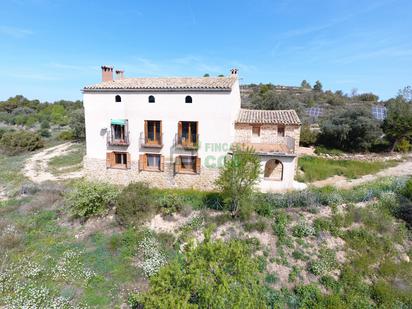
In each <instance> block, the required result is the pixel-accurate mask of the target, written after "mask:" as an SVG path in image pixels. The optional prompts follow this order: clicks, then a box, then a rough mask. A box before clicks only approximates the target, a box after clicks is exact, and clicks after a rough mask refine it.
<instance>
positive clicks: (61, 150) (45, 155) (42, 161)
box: [23, 142, 83, 183]
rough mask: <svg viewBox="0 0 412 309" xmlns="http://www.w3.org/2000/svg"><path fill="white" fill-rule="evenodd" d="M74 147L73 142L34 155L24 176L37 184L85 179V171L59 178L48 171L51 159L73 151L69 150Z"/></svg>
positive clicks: (24, 170)
mask: <svg viewBox="0 0 412 309" xmlns="http://www.w3.org/2000/svg"><path fill="white" fill-rule="evenodd" d="M73 145H74V144H73V143H71V142H69V143H64V144H61V145H57V146H54V147H51V148H47V149H44V150H43V151H41V152H38V153H36V154H34V155H33V156H32V157H30V158H29V159H27V160H26V163H25V165H24V168H23V173H24V175H25V176H26V177H27V178H29V179H30V180H31V181H33V182H35V183H40V182H43V181H59V180H66V179H72V178H80V177H83V171H81V170H80V171H76V172H72V173H66V174H62V175H58V176H56V175H53V174H52V173H50V172H49V171H48V163H49V161H50V159H52V158H54V157H58V156H62V155H65V154H67V153H69V152H70V151H71V150H70V149H69V148H70V147H72V146H73Z"/></svg>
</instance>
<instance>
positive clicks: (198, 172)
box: [196, 157, 201, 174]
mask: <svg viewBox="0 0 412 309" xmlns="http://www.w3.org/2000/svg"><path fill="white" fill-rule="evenodd" d="M200 166H201V161H200V158H199V157H197V158H196V173H197V174H200Z"/></svg>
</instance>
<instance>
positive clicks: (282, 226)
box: [272, 211, 289, 242]
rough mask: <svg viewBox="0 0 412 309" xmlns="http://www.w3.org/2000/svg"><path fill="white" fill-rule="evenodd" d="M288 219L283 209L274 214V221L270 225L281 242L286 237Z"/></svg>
mask: <svg viewBox="0 0 412 309" xmlns="http://www.w3.org/2000/svg"><path fill="white" fill-rule="evenodd" d="M288 221H289V217H288V215H287V214H286V213H285V212H284V211H282V212H278V214H277V215H276V216H275V222H274V223H273V225H272V229H273V232H274V234H275V235H276V236H277V237H278V239H279V241H280V242H282V241H283V240H284V239H285V237H286V227H287V224H288Z"/></svg>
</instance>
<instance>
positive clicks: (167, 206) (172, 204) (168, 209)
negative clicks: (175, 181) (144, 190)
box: [157, 192, 184, 215]
mask: <svg viewBox="0 0 412 309" xmlns="http://www.w3.org/2000/svg"><path fill="white" fill-rule="evenodd" d="M157 203H158V206H159V207H160V211H161V212H162V214H163V215H172V214H173V213H175V212H178V211H181V210H182V208H183V206H184V201H183V198H182V196H181V195H178V194H177V193H176V192H167V193H165V194H163V195H161V196H160V197H159V198H158V201H157Z"/></svg>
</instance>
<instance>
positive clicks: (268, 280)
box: [265, 274, 279, 284]
mask: <svg viewBox="0 0 412 309" xmlns="http://www.w3.org/2000/svg"><path fill="white" fill-rule="evenodd" d="M278 281H279V278H278V276H276V274H267V275H266V276H265V282H266V283H268V284H274V283H276V282H278Z"/></svg>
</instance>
